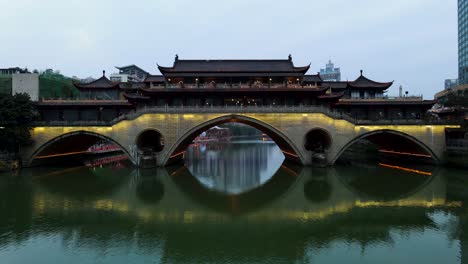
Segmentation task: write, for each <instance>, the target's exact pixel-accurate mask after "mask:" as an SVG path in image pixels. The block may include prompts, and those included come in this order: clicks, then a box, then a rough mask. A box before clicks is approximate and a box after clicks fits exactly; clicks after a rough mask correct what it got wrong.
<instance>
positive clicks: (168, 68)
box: [158, 65, 174, 74]
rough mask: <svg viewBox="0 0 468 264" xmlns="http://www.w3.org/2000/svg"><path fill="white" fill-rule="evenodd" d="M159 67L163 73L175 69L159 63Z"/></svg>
mask: <svg viewBox="0 0 468 264" xmlns="http://www.w3.org/2000/svg"><path fill="white" fill-rule="evenodd" d="M158 69H159V71H160V72H161V73H162V74H164V73H169V72H173V71H174V67H163V66H159V65H158Z"/></svg>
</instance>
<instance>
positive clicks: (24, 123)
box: [0, 93, 39, 153]
mask: <svg viewBox="0 0 468 264" xmlns="http://www.w3.org/2000/svg"><path fill="white" fill-rule="evenodd" d="M38 116H39V114H38V112H37V111H36V108H35V106H34V104H33V103H32V101H31V98H30V97H29V95H28V94H26V93H19V94H15V95H7V96H2V97H0V128H1V129H0V149H1V150H6V151H9V152H14V153H17V152H18V150H19V147H20V146H24V145H27V144H30V143H31V129H32V128H31V125H32V123H33V122H34V121H35V120H37V118H38Z"/></svg>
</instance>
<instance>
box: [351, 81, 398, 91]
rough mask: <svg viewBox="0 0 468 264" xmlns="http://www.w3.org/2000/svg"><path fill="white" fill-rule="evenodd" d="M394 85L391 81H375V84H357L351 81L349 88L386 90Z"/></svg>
mask: <svg viewBox="0 0 468 264" xmlns="http://www.w3.org/2000/svg"><path fill="white" fill-rule="evenodd" d="M392 85H393V82H389V83H375V84H370V85H356V84H353V83H349V84H348V87H349V88H354V89H382V90H386V89H388V88H390V87H391V86H392Z"/></svg>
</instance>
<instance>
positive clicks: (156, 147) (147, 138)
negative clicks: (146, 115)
mask: <svg viewBox="0 0 468 264" xmlns="http://www.w3.org/2000/svg"><path fill="white" fill-rule="evenodd" d="M135 145H136V146H137V147H138V150H142V149H144V148H150V149H151V150H152V151H154V152H161V151H163V150H164V147H165V145H164V135H163V134H162V133H161V131H159V130H158V129H156V128H152V127H150V128H146V129H144V130H142V131H140V133H138V135H137V136H136V138H135Z"/></svg>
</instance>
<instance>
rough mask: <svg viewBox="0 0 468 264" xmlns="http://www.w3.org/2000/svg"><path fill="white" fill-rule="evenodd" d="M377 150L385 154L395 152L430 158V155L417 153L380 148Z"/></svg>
mask: <svg viewBox="0 0 468 264" xmlns="http://www.w3.org/2000/svg"><path fill="white" fill-rule="evenodd" d="M379 152H382V153H387V154H396V155H405V156H413V157H422V158H432V156H431V155H426V154H417V153H409V152H398V151H393V150H384V149H380V150H379Z"/></svg>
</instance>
